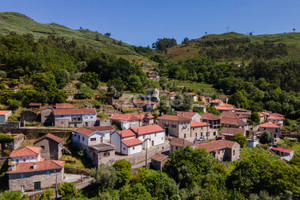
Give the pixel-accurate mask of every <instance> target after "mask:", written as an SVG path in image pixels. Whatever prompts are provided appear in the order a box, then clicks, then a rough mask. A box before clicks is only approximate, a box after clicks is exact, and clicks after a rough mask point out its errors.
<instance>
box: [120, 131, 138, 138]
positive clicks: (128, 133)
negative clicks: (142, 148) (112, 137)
mask: <svg viewBox="0 0 300 200" xmlns="http://www.w3.org/2000/svg"><path fill="white" fill-rule="evenodd" d="M117 133H118V134H119V135H121V136H122V138H127V137H135V136H136V134H135V133H134V132H133V131H132V130H131V129H127V130H123V131H117Z"/></svg>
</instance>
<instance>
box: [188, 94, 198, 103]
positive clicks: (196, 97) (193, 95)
mask: <svg viewBox="0 0 300 200" xmlns="http://www.w3.org/2000/svg"><path fill="white" fill-rule="evenodd" d="M187 94H188V95H190V96H191V97H192V98H193V101H198V95H197V94H195V93H193V92H189V93H187Z"/></svg>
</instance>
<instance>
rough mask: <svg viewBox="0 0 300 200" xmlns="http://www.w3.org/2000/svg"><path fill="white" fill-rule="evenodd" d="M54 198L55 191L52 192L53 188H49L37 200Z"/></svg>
mask: <svg viewBox="0 0 300 200" xmlns="http://www.w3.org/2000/svg"><path fill="white" fill-rule="evenodd" d="M52 196H54V191H53V190H51V188H47V189H45V190H44V191H43V193H42V194H41V196H39V197H38V198H37V200H51V199H52V198H51V197H52Z"/></svg>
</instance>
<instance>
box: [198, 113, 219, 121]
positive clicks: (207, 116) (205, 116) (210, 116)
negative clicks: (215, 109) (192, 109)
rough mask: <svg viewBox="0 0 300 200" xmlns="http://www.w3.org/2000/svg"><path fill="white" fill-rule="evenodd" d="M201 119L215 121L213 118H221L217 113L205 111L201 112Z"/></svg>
mask: <svg viewBox="0 0 300 200" xmlns="http://www.w3.org/2000/svg"><path fill="white" fill-rule="evenodd" d="M202 119H205V120H211V121H215V120H220V119H221V118H220V117H219V116H217V115H214V114H212V113H209V112H205V113H203V114H202Z"/></svg>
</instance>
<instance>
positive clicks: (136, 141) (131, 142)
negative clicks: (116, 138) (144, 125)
mask: <svg viewBox="0 0 300 200" xmlns="http://www.w3.org/2000/svg"><path fill="white" fill-rule="evenodd" d="M122 142H123V143H124V144H125V145H126V146H127V147H132V146H136V145H140V144H142V143H143V142H142V141H141V140H140V139H139V138H130V139H124V140H122Z"/></svg>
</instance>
